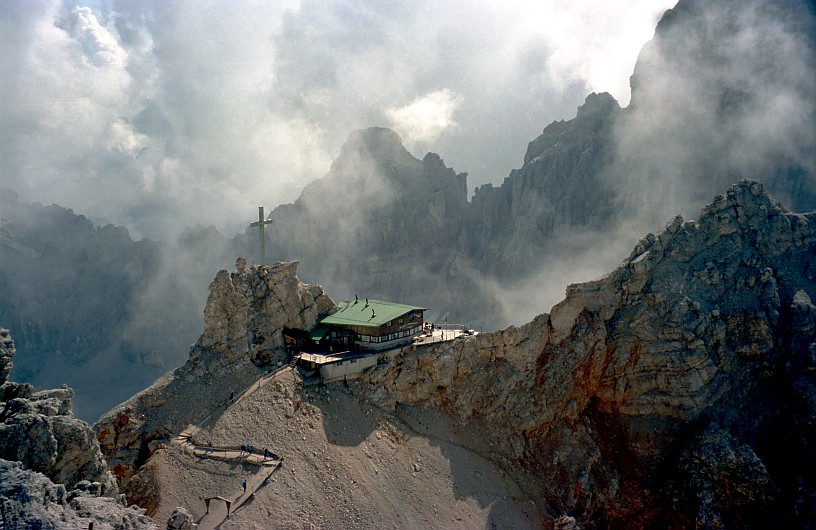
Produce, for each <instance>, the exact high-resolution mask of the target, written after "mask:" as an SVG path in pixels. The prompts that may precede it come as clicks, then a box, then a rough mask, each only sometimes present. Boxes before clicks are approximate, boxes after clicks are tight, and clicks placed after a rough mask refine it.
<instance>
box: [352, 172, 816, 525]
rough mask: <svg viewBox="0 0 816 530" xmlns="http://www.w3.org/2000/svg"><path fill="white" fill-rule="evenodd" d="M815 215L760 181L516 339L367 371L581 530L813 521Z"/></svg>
mask: <svg viewBox="0 0 816 530" xmlns="http://www.w3.org/2000/svg"><path fill="white" fill-rule="evenodd" d="M814 223H816V214H807V215H800V214H793V213H790V212H788V211H786V210H784V209H783V208H782V207H781V206H780V205H779V204H778V203H777V202H776V201H775V200H773V199H772V198H771V197H770V196H769V195H768V194H767V193H766V192H765V191H764V189H763V187H762V185H761V184H759V183H757V182H749V181H745V182H742V183H740V184H739V185H737V186H734V187H732V188H731V189H730V190H729V191H728V192H727V193H725V194H723V195H718V196H717V197H716V198H715V200H714V202H713V204H711V205H710V206H708V207H706V208H705V209H704V210H703V211H702V212H701V215H700V219H699V220H698V221H696V222H695V221H689V222H683V220H682V219H680V218H677V219H675V220H674V221H672V222H671V223H669V224H668V225H667V227H666V229H665V230H664V231H663V232H661V233H659V234H658V235H657V236H654V235H651V234H650V235H649V236H647V237H646V238H644V239H643V240H642V241H641V242H640V243H639V244H638V245H637V247H636V248H635V250H634V251H633V252H632V254H631V256H630V257H629V258H627V259H626V260H625V261H624V263H623V264H622V265H621V266H620V267H619V268H618V269H616V270H615V271H614V272H612V273H611V274H609V275H608V276H606V277H604V278H602V279H600V280H597V281H594V282H589V283H585V284H579V285H572V286H570V288H569V289H568V291H567V298H566V299H565V300H564V301H563V302H561V303H560V304H558V305H556V306H555V307H554V308H553V310H552V312H551V313H550V314H549V315H547V314H544V315H541V316H539V317H538V318H536V319H535V320H534V321H533V322H531V323H530V324H527V325H525V326H522V327H520V328H514V327H511V328H508V329H507V330H504V331H502V332H498V333H493V334H485V335H481V336H477V337H473V338H468V339H466V340H462V341H457V342H454V343H451V344H448V345H443V346H437V347H435V348H432V349H418V350H417V352H416V354H406V355H405V356H403V357H402V358H401V359H400V360H398V361H397V362H393V363H390V364H387V365H383V366H380V367H378V368H377V369H376V370H375V371H374V372H373V373H371V374H370V375H369V376H368V377H367V378H366V379H364V380H363V381H362V383H361V385H362V386H361V391H362V392H363V393H364V394H365V395H366V396H367V397H368V399H371V400H373V401H375V402H376V403H379V404H381V405H383V406H387V407H391V408H396V410H397V411H399V410H400V409H399V407H400V406H404V405H422V406H431V407H439V408H441V409H442V410H445V411H447V412H448V413H449V414H450V415H451V416H452V417H454V418H458V419H459V421H461V422H462V426H463V427H462V428H463V429H472V430H474V431H477V432H480V433H481V436H479V437H475V438H474V439H475V440H477V442H474V443H475V444H476V445H475V446H474V449H475V450H478V451H480V452H483V454H486V455H490V456H491V457H492V458H493V459H495V460H497V461H500V462H503V463H504V464H505V465H507V466H514V467H516V468H518V469H520V470H523V471H521V472H523V473H525V474H526V476H527V477H528V478H529V480H530V482H529V484H530V494H531V495H534V496H539V497H540V498H541V499H542V500H543V501H545V502H546V504H547V506H548V507H549V510H550V511H551V513H552V514H553V515H554V516H556V515H560V514H564V513H567V514H569V515H571V516H574V517H575V518H576V519H577V520H578V522H579V524H580V525H581V527H582V528H603V527H609V528H629V527H632V525H634V526H650V527H653V526H655V525H656V526H659V527H668V528H686V527H689V526H694V525H695V524H696V525H701V526H702V527H707V526H708V525H710V526H716V525H718V524H723V525H725V527H736V528H768V527H772V526H778V525H780V524H781V525H782V526H788V527H790V526H799V527H801V526H803V525H804V524H805V523H806V522H807V521H812V520H813V517H814V514H816V511H814V510H816V504H814V502H813V499H814V492H815V491H816V470H814V468H813V466H812V465H811V463H812V462H814V458H813V457H814V454H813V452H814V440H816V437H814V434H816V433H814V428H813V425H814V422H813V417H815V416H816V407H814V403H816V401H814V397H813V396H814V395H815V394H814V393H813V392H814V386H813V385H814V382H815V380H814V378H816V362H815V361H816V355H815V353H816V342H814V340H816V335H815V334H814V318H816V312H814V306H813V304H812V302H811V294H816V282H814V278H816V275H814V274H813V270H814V267H816V265H814V263H813V262H814V259H816V258H814V256H816V239H814V237H813V227H814V226H815V225H814Z"/></svg>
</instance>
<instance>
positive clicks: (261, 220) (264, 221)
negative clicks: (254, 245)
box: [249, 206, 272, 265]
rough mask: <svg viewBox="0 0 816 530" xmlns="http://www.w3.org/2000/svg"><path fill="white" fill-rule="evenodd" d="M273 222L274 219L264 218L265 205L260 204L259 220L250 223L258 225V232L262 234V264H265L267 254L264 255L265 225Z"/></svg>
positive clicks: (252, 225) (251, 225)
mask: <svg viewBox="0 0 816 530" xmlns="http://www.w3.org/2000/svg"><path fill="white" fill-rule="evenodd" d="M271 222H272V219H264V207H263V206H258V222H257V223H252V224H250V225H249V226H250V227H254V226H257V227H258V232H259V233H260V235H261V265H263V264H264V261H265V260H266V256H265V255H264V254H265V253H264V225H268V224H270V223H271Z"/></svg>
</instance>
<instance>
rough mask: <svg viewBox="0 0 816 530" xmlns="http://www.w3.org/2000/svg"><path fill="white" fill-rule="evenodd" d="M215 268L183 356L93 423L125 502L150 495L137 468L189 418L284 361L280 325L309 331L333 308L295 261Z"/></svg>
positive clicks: (216, 409)
mask: <svg viewBox="0 0 816 530" xmlns="http://www.w3.org/2000/svg"><path fill="white" fill-rule="evenodd" d="M238 265H239V270H238V271H237V272H232V273H230V272H227V271H226V270H222V271H219V272H218V274H217V275H216V277H215V279H214V280H213V282H212V284H211V285H210V294H209V298H208V300H207V307H206V309H205V311H204V332H203V333H202V335H201V337H200V338H199V340H198V342H197V343H196V344H195V345H194V346H193V347H192V348H191V349H190V358H189V360H188V361H187V363H185V364H184V365H183V366H181V367H180V368H178V369H176V370H174V371H172V372H170V373H168V374H166V375H165V376H164V377H162V378H161V379H159V380H158V381H156V383H154V384H153V385H152V386H151V387H149V388H147V389H145V390H143V391H142V392H140V393H139V394H137V395H135V396H133V397H132V398H131V399H129V400H128V401H126V402H124V403H122V404H121V405H119V406H117V407H116V408H114V409H113V410H111V411H110V412H108V413H107V414H105V415H104V416H102V418H100V420H99V421H98V422H97V423H96V424H95V425H94V430H95V431H96V433H97V439H98V441H99V443H100V445H101V447H102V451H103V452H104V453H105V456H106V458H107V460H108V463H109V465H110V467H111V469H112V471H113V473H114V475H115V476H116V478H117V480H118V481H119V484H120V485H122V486H124V491H125V493H126V494H127V495H128V497H129V499H131V501H132V502H137V501H140V500H142V499H143V498H147V497H151V496H154V495H157V494H158V493H157V492H145V491H140V490H139V488H140V487H141V485H140V484H141V483H142V482H140V480H139V479H138V476H137V478H136V480H131V478H132V477H133V476H134V474H135V473H136V472H137V471H138V470H139V468H140V466H141V465H142V464H143V463H144V462H145V461H146V460H147V458H148V457H149V456H150V454H151V453H153V452H154V451H155V450H156V449H158V448H160V447H162V446H164V445H166V444H167V443H168V442H169V439H170V436H172V435H173V434H178V433H179V432H181V430H182V429H183V428H184V427H186V426H187V425H188V424H189V423H196V422H200V421H201V420H203V419H204V418H205V417H207V416H209V415H210V414H217V413H220V411H222V410H223V407H224V405H225V404H227V403H228V402H229V400H230V396H231V395H233V394H234V393H235V392H239V391H241V390H243V389H245V388H247V387H248V386H249V385H250V384H251V383H252V382H254V381H255V379H256V378H258V377H259V376H260V375H262V374H264V373H265V372H266V371H267V370H268V369H269V368H270V367H272V366H277V365H278V364H279V363H282V362H288V361H289V359H288V358H287V354H286V352H285V350H284V344H283V335H282V332H283V329H284V328H289V329H297V330H309V329H311V328H312V327H314V325H315V323H316V320H317V318H318V316H320V315H322V314H324V313H326V312H328V311H329V310H331V309H332V308H334V307H335V304H334V302H333V301H332V300H331V298H329V297H328V295H326V293H324V292H323V289H322V288H321V287H320V286H318V285H308V284H304V283H302V282H300V281H299V280H298V277H297V263H277V264H275V265H267V266H263V267H261V266H253V267H249V268H246V267H245V265H244V263H242V262H241V260H239V263H238Z"/></svg>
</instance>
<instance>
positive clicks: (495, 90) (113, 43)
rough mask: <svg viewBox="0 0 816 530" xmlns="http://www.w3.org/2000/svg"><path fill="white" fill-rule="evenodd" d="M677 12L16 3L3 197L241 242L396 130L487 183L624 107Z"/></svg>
mask: <svg viewBox="0 0 816 530" xmlns="http://www.w3.org/2000/svg"><path fill="white" fill-rule="evenodd" d="M675 3H676V0H617V1H609V0H533V1H528V2H521V1H520V2H513V1H505V2H501V3H499V2H495V1H446V2H437V1H430V0H416V1H411V2H404V3H399V2H381V1H375V0H358V1H350V0H349V1H325V0H320V1H317V0H304V1H301V2H297V1H285V0H276V1H274V2H273V1H268V2H250V1H240V2H238V1H229V2H226V1H225V2H205V1H201V0H194V1H193V0H191V1H185V0H180V1H174V2H168V1H166V0H160V1H153V2H149V1H138V2H133V1H118V0H111V1H106V0H100V1H93V2H90V3H87V4H76V3H73V2H64V3H63V2H59V1H47V0H43V1H37V2H34V1H31V0H21V1H16V0H4V1H2V2H0V68H2V73H1V74H0V87H2V90H0V94H1V95H2V97H0V124H1V126H0V187H10V188H12V189H14V190H15V191H17V192H18V194H19V195H20V197H21V199H22V200H25V201H29V202H34V201H39V202H42V203H45V204H50V203H52V202H56V203H59V204H61V205H63V206H67V207H71V208H73V209H74V210H75V211H76V212H77V213H82V214H86V215H88V216H90V217H91V218H92V219H93V220H94V221H95V222H97V223H106V222H113V223H116V224H123V225H125V226H128V227H129V228H130V230H131V234H132V235H133V236H134V237H139V236H149V237H152V238H154V239H161V240H167V241H173V240H174V239H175V236H176V234H177V233H178V231H179V230H180V229H181V228H182V227H184V226H191V225H195V224H214V225H215V226H216V227H217V228H218V229H219V230H221V231H222V232H223V233H224V234H225V235H228V236H231V235H233V234H234V233H235V232H237V231H242V230H243V227H244V226H246V224H248V223H249V222H251V221H253V220H254V219H253V217H254V216H255V215H256V212H257V206H258V205H261V204H263V205H265V206H266V207H267V209H268V210H271V209H272V207H274V206H276V205H277V204H280V203H284V202H291V201H293V200H294V199H295V198H296V197H297V195H298V193H299V192H300V190H301V189H302V187H303V186H304V185H305V184H306V183H307V182H309V181H311V180H313V179H315V178H319V177H321V176H323V175H324V174H325V172H326V171H327V170H328V168H329V165H330V163H331V160H332V159H333V158H334V157H335V156H336V155H337V154H338V153H339V148H340V146H341V145H342V143H343V141H344V140H345V138H346V136H347V135H348V133H349V132H350V131H352V130H354V129H358V128H362V127H369V126H388V127H392V128H394V129H395V130H396V131H397V132H399V133H400V135H401V136H402V138H403V140H404V142H405V144H406V147H407V148H408V149H409V150H410V151H411V152H412V154H414V156H416V157H418V158H422V157H423V156H424V154H425V153H426V152H427V151H433V152H436V153H439V154H440V155H441V156H442V158H443V159H444V160H445V162H446V164H447V165H448V166H452V167H453V168H454V169H455V170H456V171H458V172H468V173H469V175H470V177H469V179H468V183H469V187H470V189H471V191H472V190H473V188H474V187H475V186H478V185H480V184H483V183H486V182H494V183H500V182H501V181H502V179H503V178H504V177H506V176H507V174H508V173H509V171H510V170H511V169H513V168H517V167H520V166H521V164H522V160H523V156H524V151H525V150H526V146H527V142H529V141H530V140H532V139H533V138H535V137H536V136H537V135H538V134H540V132H541V130H542V129H543V128H544V127H545V126H546V125H547V124H548V123H550V122H552V121H554V120H561V119H571V118H572V117H573V116H574V115H575V110H576V107H577V106H578V105H579V104H581V103H582V102H583V100H584V98H585V96H586V95H587V94H588V93H590V92H593V91H595V92H601V91H607V92H610V93H611V94H612V95H613V96H615V98H616V99H618V101H619V102H620V103H621V104H622V105H626V104H627V103H628V101H629V86H628V82H629V76H630V75H631V73H632V70H633V67H634V63H635V59H636V58H637V54H638V52H639V50H640V48H641V46H642V45H643V44H644V43H645V42H646V41H647V40H649V39H650V38H651V37H652V35H653V34H654V28H655V25H656V23H657V20H658V19H659V18H660V16H661V14H662V13H663V12H664V11H665V10H666V9H668V8H670V7H671V6H672V5H673V4H675ZM400 4H403V5H400ZM500 5H501V6H500ZM0 214H2V212H0Z"/></svg>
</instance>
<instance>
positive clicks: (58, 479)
mask: <svg viewBox="0 0 816 530" xmlns="http://www.w3.org/2000/svg"><path fill="white" fill-rule="evenodd" d="M14 353H15V348H14V342H13V341H12V339H11V334H10V333H9V331H8V330H6V329H0V374H8V372H9V371H10V367H11V361H12V358H13V356H14ZM0 382H2V384H0V407H2V411H0V506H2V515H3V523H4V524H5V525H6V527H8V528H88V525H89V523H92V522H95V523H96V524H99V525H100V526H99V528H102V527H103V526H101V525H103V524H107V525H108V527H111V528H132V529H141V528H144V529H150V528H156V525H154V524H153V523H152V521H150V519H148V518H147V517H145V516H144V511H140V510H138V509H129V508H127V507H126V505H125V498H124V496H123V495H119V494H118V491H117V486H116V481H115V480H114V478H113V476H112V475H111V474H110V472H108V471H107V465H106V463H105V460H104V458H103V457H102V453H101V451H100V449H99V444H98V443H97V441H96V439H95V436H94V433H93V431H92V430H91V428H90V426H89V425H88V424H87V423H85V422H83V421H81V420H78V419H76V418H74V417H73V413H72V410H71V405H72V399H73V395H74V394H73V391H72V390H71V389H69V388H68V387H62V388H60V389H56V390H45V391H41V392H34V391H33V388H32V386H31V385H28V384H20V383H14V382H11V381H7V380H6V376H5V375H3V376H2V381H0Z"/></svg>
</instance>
